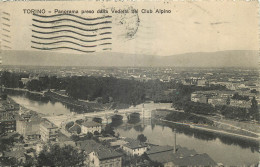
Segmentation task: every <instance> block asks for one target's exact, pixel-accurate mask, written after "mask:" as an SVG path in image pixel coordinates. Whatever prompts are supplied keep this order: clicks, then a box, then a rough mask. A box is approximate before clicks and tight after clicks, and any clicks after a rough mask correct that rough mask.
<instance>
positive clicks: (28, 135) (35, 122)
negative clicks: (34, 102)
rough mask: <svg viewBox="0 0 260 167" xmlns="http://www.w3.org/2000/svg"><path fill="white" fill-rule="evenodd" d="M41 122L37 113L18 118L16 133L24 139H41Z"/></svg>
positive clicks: (22, 115)
mask: <svg viewBox="0 0 260 167" xmlns="http://www.w3.org/2000/svg"><path fill="white" fill-rule="evenodd" d="M40 122H41V118H40V117H39V116H38V115H37V114H36V113H32V112H30V113H26V114H21V115H18V116H17V120H16V131H17V132H18V133H19V134H21V135H22V136H23V137H24V139H27V140H31V139H39V138H40Z"/></svg>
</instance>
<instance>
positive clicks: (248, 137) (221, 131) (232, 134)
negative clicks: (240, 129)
mask: <svg viewBox="0 0 260 167" xmlns="http://www.w3.org/2000/svg"><path fill="white" fill-rule="evenodd" d="M160 121H164V122H169V123H174V124H181V125H188V126H190V127H191V128H195V129H200V130H204V131H209V132H215V133H221V134H226V135H231V136H236V137H242V138H247V139H251V140H255V141H260V138H259V137H258V138H256V137H251V136H245V135H240V134H236V133H231V132H226V131H223V130H215V129H210V128H205V127H200V126H196V125H193V124H188V123H181V122H174V121H168V120H165V119H160Z"/></svg>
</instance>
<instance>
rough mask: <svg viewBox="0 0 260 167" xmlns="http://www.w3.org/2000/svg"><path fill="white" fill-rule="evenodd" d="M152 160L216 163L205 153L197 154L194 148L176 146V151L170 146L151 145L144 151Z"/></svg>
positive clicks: (208, 164)
mask: <svg viewBox="0 0 260 167" xmlns="http://www.w3.org/2000/svg"><path fill="white" fill-rule="evenodd" d="M146 153H147V155H148V157H149V159H150V160H152V161H156V162H160V163H167V162H172V163H173V164H174V165H176V166H194V165H195V166H214V165H216V163H215V162H214V161H213V160H212V159H211V158H210V157H209V156H208V155H207V154H198V153H197V152H196V151H195V150H189V149H187V148H185V147H181V146H177V149H176V153H174V152H173V147H172V146H152V147H151V148H150V150H149V151H147V152H146Z"/></svg>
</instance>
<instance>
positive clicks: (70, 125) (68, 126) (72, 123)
mask: <svg viewBox="0 0 260 167" xmlns="http://www.w3.org/2000/svg"><path fill="white" fill-rule="evenodd" d="M73 125H74V122H73V121H71V122H68V123H67V124H66V126H65V129H66V130H67V131H68V130H69V129H70V128H71V127H72V126H73Z"/></svg>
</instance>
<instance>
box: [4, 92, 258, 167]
mask: <svg viewBox="0 0 260 167" xmlns="http://www.w3.org/2000/svg"><path fill="white" fill-rule="evenodd" d="M8 95H9V96H10V97H11V98H13V99H14V100H15V101H16V102H17V103H19V104H21V105H23V106H24V107H26V108H28V109H31V110H34V111H36V112H39V113H41V114H44V115H60V114H68V113H70V112H71V111H73V108H72V107H70V106H67V105H66V106H65V105H63V104H62V103H60V102H53V101H50V100H48V99H46V98H43V97H40V96H39V95H31V94H29V93H20V92H19V93H15V92H8ZM173 129H176V132H177V144H178V145H181V146H182V147H187V148H189V149H194V150H196V151H197V152H198V153H207V154H208V155H209V156H210V157H211V158H212V159H213V160H215V161H216V162H220V163H223V164H224V165H228V166H243V165H250V164H256V163H257V162H259V160H260V159H259V153H258V152H257V150H258V149H259V147H258V143H256V142H252V141H247V140H243V139H238V138H232V137H227V136H220V135H219V134H218V135H217V134H214V133H210V132H204V131H203V132H202V131H199V130H195V129H190V128H186V127H184V126H181V125H173V124H169V123H162V122H158V121H145V122H143V124H142V125H137V126H130V127H129V126H128V127H125V126H119V127H117V128H116V131H117V132H119V134H120V135H121V136H125V137H132V138H136V137H137V135H138V134H141V133H143V134H144V135H145V136H146V137H147V139H148V141H149V142H150V143H153V144H158V145H173V143H174V133H173Z"/></svg>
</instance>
